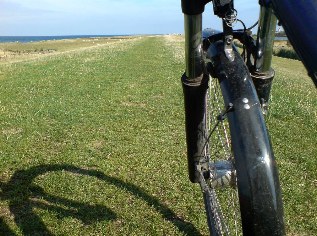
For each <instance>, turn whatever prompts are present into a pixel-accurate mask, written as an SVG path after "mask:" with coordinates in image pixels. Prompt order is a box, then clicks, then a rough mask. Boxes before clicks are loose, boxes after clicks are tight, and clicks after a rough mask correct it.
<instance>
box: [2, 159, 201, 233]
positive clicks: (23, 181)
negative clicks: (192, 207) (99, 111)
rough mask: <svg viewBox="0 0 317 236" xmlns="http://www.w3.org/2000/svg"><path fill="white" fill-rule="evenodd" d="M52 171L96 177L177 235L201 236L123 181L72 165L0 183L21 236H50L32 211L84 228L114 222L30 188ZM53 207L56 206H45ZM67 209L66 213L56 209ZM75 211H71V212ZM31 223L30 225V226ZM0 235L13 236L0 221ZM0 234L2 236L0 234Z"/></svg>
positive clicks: (38, 169)
mask: <svg viewBox="0 0 317 236" xmlns="http://www.w3.org/2000/svg"><path fill="white" fill-rule="evenodd" d="M54 171H67V172H71V173H75V174H80V175H86V176H91V177H95V178H97V179H99V180H102V181H104V182H106V183H108V184H110V185H114V186H115V187H117V188H120V189H123V190H125V191H127V192H129V193H130V194H133V195H134V196H136V197H138V198H140V199H142V200H143V201H145V202H146V203H147V204H148V205H149V206H151V207H154V208H155V210H156V211H158V212H159V213H160V214H161V215H162V216H163V217H164V218H165V220H167V221H169V222H171V223H172V224H174V225H175V226H176V227H177V228H178V229H179V231H180V232H182V233H184V234H185V235H201V234H200V232H199V231H198V230H197V229H196V228H195V227H194V225H192V224H191V223H189V222H185V221H184V220H182V219H180V218H179V217H178V216H177V215H176V214H175V213H174V212H173V211H172V210H171V209H169V208H168V207H166V206H165V205H163V204H162V203H160V201H159V200H158V199H157V198H155V197H153V196H151V195H149V194H148V193H146V192H145V191H144V190H143V189H142V188H140V187H138V186H136V185H134V184H131V183H126V182H123V181H122V180H120V179H118V178H115V177H111V176H108V175H105V174H104V173H102V172H101V171H98V170H90V169H83V168H79V167H76V166H73V165H57V164H56V165H40V166H35V167H32V168H29V169H27V170H19V171H16V172H15V173H14V174H13V176H12V177H11V179H10V180H9V182H8V183H7V184H4V183H1V185H0V187H1V189H2V193H1V195H0V197H1V199H5V200H7V201H9V208H10V212H11V213H12V214H13V216H14V219H15V223H16V224H17V226H18V227H19V228H20V229H21V231H22V232H23V234H24V235H38V234H39V232H40V234H41V235H53V234H52V233H51V232H50V231H49V229H48V228H47V227H46V226H45V224H44V222H43V221H42V219H41V218H40V217H39V216H38V215H37V214H35V213H34V211H33V208H34V207H40V208H44V209H48V210H53V211H55V212H57V214H58V215H61V216H63V217H64V216H65V217H67V216H71V217H76V218H78V219H80V220H81V221H82V222H83V223H85V224H90V223H92V222H94V221H97V220H115V219H116V218H117V216H116V214H115V212H113V211H112V210H110V209H109V208H107V207H105V206H102V205H89V204H84V203H81V202H77V201H74V200H69V199H65V198H62V197H57V196H53V195H50V194H47V193H45V192H44V190H43V189H42V188H41V187H39V186H36V185H34V184H32V182H33V180H34V179H35V178H36V177H37V176H40V175H43V174H45V173H48V172H54ZM34 193H36V194H37V195H38V196H40V197H41V200H43V201H33V200H32V198H34V195H33V194H34ZM46 202H49V203H55V204H46ZM59 205H64V206H67V208H68V209H65V208H62V207H59ZM72 209H74V210H72ZM30 222H32V225H30ZM0 232H5V235H9V236H10V235H15V234H14V232H12V231H11V230H10V228H9V227H8V226H7V225H6V224H5V222H4V221H3V220H2V219H1V218H0ZM0 234H1V233H0Z"/></svg>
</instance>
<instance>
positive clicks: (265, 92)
mask: <svg viewBox="0 0 317 236" xmlns="http://www.w3.org/2000/svg"><path fill="white" fill-rule="evenodd" d="M208 2H210V0H182V10H183V13H184V22H185V57H186V59H185V60H186V72H185V73H184V75H183V76H182V84H183V91H184V104H185V124H186V140H187V159H188V172H189V179H190V181H191V182H193V183H197V182H199V178H200V176H201V175H200V173H199V172H198V171H197V170H196V168H197V165H199V164H200V161H201V160H202V158H204V155H202V154H204V148H205V144H206V142H207V141H208V140H207V139H208V134H206V133H205V132H206V127H205V126H206V94H207V89H208V80H209V76H208V75H207V73H205V64H204V60H203V46H202V13H203V12H204V8H205V5H206V4H207V3H208ZM213 5H214V13H215V14H216V15H218V16H219V17H221V18H222V19H226V18H227V17H228V16H229V17H230V15H231V14H233V13H234V12H233V10H234V6H233V0H213ZM229 23H230V22H229ZM223 24H224V33H223V41H224V45H225V46H224V51H225V54H226V56H227V58H228V59H229V60H231V61H233V60H234V59H233V58H231V59H230V56H232V55H234V54H233V53H232V51H233V50H232V44H233V35H232V27H231V26H230V24H227V23H226V22H225V20H224V23H223ZM275 26H276V17H275V16H274V14H273V11H272V9H271V8H270V7H269V6H262V7H261V16H260V20H259V32H258V38H257V40H256V42H254V47H253V49H255V50H256V52H253V53H252V55H253V56H254V63H253V65H252V66H251V68H249V70H250V72H251V76H252V79H253V82H254V85H255V88H256V90H257V94H258V96H259V100H260V103H261V105H262V108H263V109H264V110H265V109H266V106H267V103H268V100H269V94H270V90H271V84H272V80H273V77H274V70H272V68H271V60H272V50H273V41H274V32H275ZM232 63H234V61H233V62H232ZM228 65H229V64H228ZM239 71H244V68H241V69H238V70H237V73H238V74H239V73H240V72H239ZM241 76H242V75H241Z"/></svg>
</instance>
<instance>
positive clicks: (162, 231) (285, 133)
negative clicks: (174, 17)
mask: <svg viewBox="0 0 317 236" xmlns="http://www.w3.org/2000/svg"><path fill="white" fill-rule="evenodd" d="M59 43H60V42H59ZM31 45H32V44H31ZM11 47H12V45H11ZM32 47H33V46H32ZM37 47H39V48H40V49H43V50H40V51H42V52H43V51H45V52H50V53H45V54H41V55H36V56H35V53H29V54H27V55H25V54H23V55H21V56H19V55H18V56H14V57H12V58H11V57H10V58H6V60H3V61H2V62H1V63H0V91H1V92H0V114H1V116H0V163H1V165H0V186H1V192H0V200H1V201H0V227H1V228H0V232H4V233H5V235H207V234H208V231H207V226H206V219H205V216H204V206H203V201H202V196H201V193H200V190H199V187H198V186H197V185H193V184H191V183H189V180H188V178H187V166H186V165H187V164H186V147H185V134H184V114H183V100H182V89H181V84H180V76H181V74H182V72H183V69H184V63H183V60H184V52H183V39H182V38H180V37H174V36H160V37H136V38H130V39H122V40H121V41H120V40H113V41H110V42H104V43H99V44H98V45H96V44H94V45H92V44H87V43H86V42H85V43H84V44H76V45H75V44H74V43H72V44H71V43H70V44H69V46H67V45H66V46H65V45H63V46H60V47H61V49H60V50H59V48H58V47H59V46H58V47H57V46H56V45H55V47H54V44H53V45H51V44H49V46H47V48H46V47H45V45H43V44H42V45H38V46H37ZM46 49H56V50H54V51H53V50H51V51H47V50H46ZM10 50H11V52H12V51H13V52H16V51H17V50H16V51H14V48H13V49H11V48H10ZM18 50H19V51H23V52H29V51H28V50H33V51H35V49H28V48H23V50H22V49H18ZM274 66H275V68H276V71H277V76H276V79H275V81H276V82H275V84H274V87H273V97H272V104H271V107H272V109H271V112H270V114H269V116H268V118H267V120H268V126H269V129H270V131H271V136H272V142H273V145H274V148H275V153H276V157H277V161H278V164H279V166H280V177H281V182H282V187H283V197H284V202H285V215H286V223H287V231H288V234H289V235H313V234H314V233H315V232H316V231H317V227H316V225H317V218H316V215H315V212H316V210H317V204H316V203H317V201H316V198H315V196H316V194H317V174H316V166H317V160H316V158H315V157H316V156H317V155H316V154H317V149H316V145H315V144H316V138H317V133H316V117H317V116H316V111H317V109H316V108H317V100H316V91H315V89H314V87H313V85H312V83H311V82H310V81H309V78H308V77H307V76H306V73H305V71H304V68H303V67H302V66H301V64H300V62H298V61H293V60H288V59H282V58H274Z"/></svg>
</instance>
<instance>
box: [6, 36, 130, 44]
mask: <svg viewBox="0 0 317 236" xmlns="http://www.w3.org/2000/svg"><path fill="white" fill-rule="evenodd" d="M115 36H127V35H65V36H0V43H9V42H20V43H29V42H37V41H44V40H61V39H78V38H100V37H115Z"/></svg>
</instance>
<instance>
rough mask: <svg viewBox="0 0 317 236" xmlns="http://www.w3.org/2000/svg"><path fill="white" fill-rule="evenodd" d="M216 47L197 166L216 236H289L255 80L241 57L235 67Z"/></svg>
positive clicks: (211, 53)
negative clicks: (204, 138)
mask: <svg viewBox="0 0 317 236" xmlns="http://www.w3.org/2000/svg"><path fill="white" fill-rule="evenodd" d="M211 47H213V48H210V49H209V50H210V51H209V52H207V57H208V59H209V68H212V74H213V75H214V77H216V78H212V77H210V79H209V91H208V93H207V97H206V100H207V101H206V104H207V105H206V119H205V120H206V125H205V127H206V132H205V133H206V134H207V136H208V137H206V140H207V142H206V144H205V148H204V152H205V153H204V156H205V158H204V160H205V163H204V161H203V162H202V163H201V164H200V165H199V166H198V171H199V172H200V173H201V178H200V184H201V187H202V190H203V195H204V202H205V207H206V213H207V219H208V225H209V229H210V232H211V235H263V236H264V235H284V234H285V232H284V223H283V206H282V200H281V192H280V185H279V180H278V173H277V167H276V163H275V159H274V155H273V152H272V148H271V143H270V139H269V135H268V131H267V129H266V126H265V122H264V119H263V114H262V111H261V107H260V102H259V100H258V98H257V95H256V91H255V89H254V86H253V83H252V80H251V78H250V74H249V72H248V69H247V68H246V66H245V64H244V63H243V60H242V58H241V57H240V55H239V54H238V53H235V60H234V61H233V62H230V61H229V60H227V58H226V56H225V54H224V53H223V51H224V50H223V45H222V43H217V44H214V45H212V46H211ZM215 52H218V53H215Z"/></svg>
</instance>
